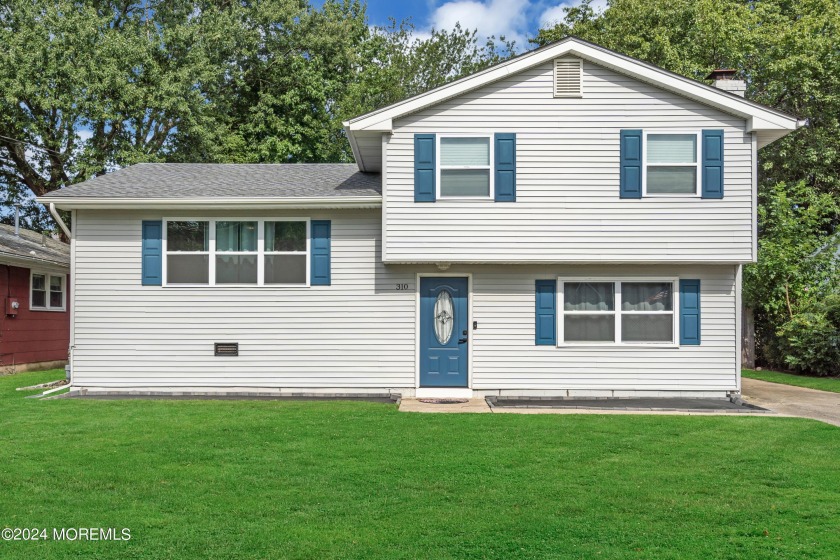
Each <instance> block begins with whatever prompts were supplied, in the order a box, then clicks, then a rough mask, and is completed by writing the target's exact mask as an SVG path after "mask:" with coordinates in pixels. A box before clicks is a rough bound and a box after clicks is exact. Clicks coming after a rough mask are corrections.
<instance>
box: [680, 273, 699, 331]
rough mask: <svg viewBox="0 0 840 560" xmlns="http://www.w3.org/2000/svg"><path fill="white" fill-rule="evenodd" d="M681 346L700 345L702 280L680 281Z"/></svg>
mask: <svg viewBox="0 0 840 560" xmlns="http://www.w3.org/2000/svg"><path fill="white" fill-rule="evenodd" d="M680 344H682V345H688V346H697V345H699V344H700V280H680Z"/></svg>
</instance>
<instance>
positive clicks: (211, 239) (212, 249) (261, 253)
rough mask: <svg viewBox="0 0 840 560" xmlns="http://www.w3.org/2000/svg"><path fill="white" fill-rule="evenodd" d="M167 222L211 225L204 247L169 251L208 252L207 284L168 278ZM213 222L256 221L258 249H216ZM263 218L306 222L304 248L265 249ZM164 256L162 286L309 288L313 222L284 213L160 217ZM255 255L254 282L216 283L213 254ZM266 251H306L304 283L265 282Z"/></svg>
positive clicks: (174, 253)
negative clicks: (262, 215) (263, 215)
mask: <svg viewBox="0 0 840 560" xmlns="http://www.w3.org/2000/svg"><path fill="white" fill-rule="evenodd" d="M169 222H207V224H208V225H207V227H209V228H210V231H209V233H208V241H207V248H208V250H207V251H175V252H173V253H171V254H173V255H177V254H185V255H208V261H209V265H208V266H209V271H208V274H209V277H208V283H207V284H169V283H168V282H167V270H166V268H167V257H168V256H169V254H170V253H169V250H168V249H169V248H168V245H167V238H166V237H167V233H166V232H167V229H168V228H167V225H168V223H169ZM216 222H257V251H256V253H255V252H254V251H221V252H218V253H217V252H216ZM265 222H306V252H305V253H304V252H298V251H266V250H265ZM161 237H162V244H163V251H162V254H163V257H162V261H163V262H162V263H161V275H162V276H163V278H162V279H161V280H162V286H163V287H164V288H215V289H226V288H237V289H241V288H309V287H310V275H311V270H310V267H311V260H312V226H311V219H310V218H301V217H285V216H272V217H267V218H265V217H263V218H253V217H250V216H249V217H242V216H237V217H224V218H204V217H194V216H192V217H171V218H164V219H163V232H162V236H161ZM254 254H256V255H257V283H256V284H217V283H216V258H215V257H216V255H254ZM266 255H306V283H305V284H266V283H265V256H266Z"/></svg>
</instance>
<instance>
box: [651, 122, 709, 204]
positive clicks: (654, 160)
mask: <svg viewBox="0 0 840 560" xmlns="http://www.w3.org/2000/svg"><path fill="white" fill-rule="evenodd" d="M698 136H699V135H698V134H697V133H689V134H659V133H650V134H647V133H646V134H645V140H646V142H645V144H646V145H645V150H644V154H645V174H644V177H645V194H646V195H674V194H682V195H697V194H698V193H699V192H700V190H699V187H700V173H699V169H698V157H697V145H698Z"/></svg>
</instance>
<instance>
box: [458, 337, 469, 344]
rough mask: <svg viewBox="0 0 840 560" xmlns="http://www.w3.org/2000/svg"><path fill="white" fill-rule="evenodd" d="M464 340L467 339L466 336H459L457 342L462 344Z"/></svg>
mask: <svg viewBox="0 0 840 560" xmlns="http://www.w3.org/2000/svg"><path fill="white" fill-rule="evenodd" d="M466 341H467V338H466V337H464V338H459V339H458V344H464V343H465V342H466Z"/></svg>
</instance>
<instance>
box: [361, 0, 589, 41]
mask: <svg viewBox="0 0 840 560" xmlns="http://www.w3.org/2000/svg"><path fill="white" fill-rule="evenodd" d="M579 3H580V0H368V2H367V6H368V8H367V13H368V18H369V19H370V23H371V24H373V25H385V24H387V22H388V18H389V17H393V18H395V19H397V20H398V21H399V20H402V19H405V18H408V17H410V18H411V20H412V22H413V23H414V25H415V26H416V28H417V30H418V34H419V35H421V36H422V35H425V34H427V33H428V32H429V31H430V30H431V29H432V28H436V29H451V28H452V27H454V25H455V23H456V22H460V23H461V26H462V27H465V28H468V29H478V32H479V35H481V36H489V35H496V36H497V37H498V36H499V35H505V36H507V38H508V39H513V40H515V41H516V44H517V47H518V48H517V50H518V51H519V52H522V51H524V50H528V49H530V48H533V46H532V45H531V46H529V44H528V38H530V37H534V36H535V35H536V33H537V30H538V29H540V27H541V26H546V25H548V24H549V23H550V22H552V21H557V20H559V19H562V17H563V8H564V7H569V6H574V5H576V4H579ZM592 5H593V7H595V8H596V10H602V9H603V8H604V7H605V6H606V0H595V1H594V2H593V4H592Z"/></svg>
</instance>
